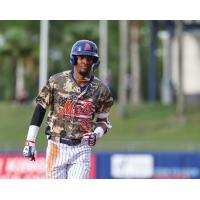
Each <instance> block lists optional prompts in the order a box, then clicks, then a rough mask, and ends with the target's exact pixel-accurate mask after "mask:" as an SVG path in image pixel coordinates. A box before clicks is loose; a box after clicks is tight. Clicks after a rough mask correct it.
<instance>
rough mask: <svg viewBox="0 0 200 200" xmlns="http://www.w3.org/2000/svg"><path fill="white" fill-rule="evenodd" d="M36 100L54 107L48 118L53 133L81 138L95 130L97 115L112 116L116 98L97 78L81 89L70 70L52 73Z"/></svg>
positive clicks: (48, 125) (65, 136)
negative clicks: (114, 98)
mask: <svg viewBox="0 0 200 200" xmlns="http://www.w3.org/2000/svg"><path fill="white" fill-rule="evenodd" d="M36 103H39V104H40V105H41V106H42V107H43V108H44V109H47V108H48V107H49V108H50V111H49V113H48V117H47V127H48V130H49V133H50V135H52V136H59V137H63V138H70V139H79V138H82V135H83V134H85V133H88V132H92V131H93V130H94V128H95V121H96V120H95V118H107V117H108V115H109V110H110V108H111V106H112V104H113V98H112V96H111V93H110V90H109V89H108V88H107V87H106V86H105V85H104V84H103V83H102V82H101V80H99V79H98V78H97V77H94V78H93V80H92V81H91V82H90V83H89V84H88V86H87V87H86V88H85V89H84V90H83V91H82V92H81V88H80V86H78V85H77V83H76V81H75V80H74V78H73V76H72V71H71V70H69V71H64V72H61V73H58V74H55V75H53V76H51V77H50V78H49V80H48V82H47V85H46V86H44V87H43V88H42V90H41V91H40V93H39V95H38V96H37V97H36Z"/></svg>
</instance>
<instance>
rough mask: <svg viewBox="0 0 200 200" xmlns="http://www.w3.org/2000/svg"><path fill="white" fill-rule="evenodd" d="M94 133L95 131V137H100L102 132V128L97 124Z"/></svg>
mask: <svg viewBox="0 0 200 200" xmlns="http://www.w3.org/2000/svg"><path fill="white" fill-rule="evenodd" d="M94 133H96V135H97V138H101V137H102V136H103V134H104V130H103V128H102V127H100V126H98V127H97V128H96V129H95V130H94Z"/></svg>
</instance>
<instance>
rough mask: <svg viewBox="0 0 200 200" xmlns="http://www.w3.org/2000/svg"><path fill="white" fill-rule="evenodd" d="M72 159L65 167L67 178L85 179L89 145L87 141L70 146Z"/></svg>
mask: <svg viewBox="0 0 200 200" xmlns="http://www.w3.org/2000/svg"><path fill="white" fill-rule="evenodd" d="M71 155H72V157H71V158H72V159H71V160H70V163H69V165H68V168H67V178H69V179H73V178H74V179H85V178H88V176H89V170H90V156H91V147H90V146H89V145H88V143H87V142H84V143H81V144H80V145H77V146H74V147H71Z"/></svg>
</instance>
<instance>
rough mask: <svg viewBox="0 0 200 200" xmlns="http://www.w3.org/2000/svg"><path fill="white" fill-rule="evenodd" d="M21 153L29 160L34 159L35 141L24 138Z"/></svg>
mask: <svg viewBox="0 0 200 200" xmlns="http://www.w3.org/2000/svg"><path fill="white" fill-rule="evenodd" d="M23 155H24V157H26V158H29V160H30V161H33V160H34V161H35V159H36V149H35V142H34V141H30V140H26V142H25V146H24V150H23Z"/></svg>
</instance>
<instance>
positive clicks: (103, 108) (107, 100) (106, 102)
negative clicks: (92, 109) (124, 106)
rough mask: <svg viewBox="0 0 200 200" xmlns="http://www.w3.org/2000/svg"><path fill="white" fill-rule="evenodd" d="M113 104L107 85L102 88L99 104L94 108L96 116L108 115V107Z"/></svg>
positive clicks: (103, 116)
mask: <svg viewBox="0 0 200 200" xmlns="http://www.w3.org/2000/svg"><path fill="white" fill-rule="evenodd" d="M112 105H113V97H112V94H111V92H110V90H109V89H108V88H107V87H104V88H103V92H102V95H101V97H100V101H99V105H98V107H97V110H96V117H97V118H107V117H108V116H109V112H110V108H111V107H112Z"/></svg>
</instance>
